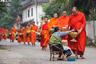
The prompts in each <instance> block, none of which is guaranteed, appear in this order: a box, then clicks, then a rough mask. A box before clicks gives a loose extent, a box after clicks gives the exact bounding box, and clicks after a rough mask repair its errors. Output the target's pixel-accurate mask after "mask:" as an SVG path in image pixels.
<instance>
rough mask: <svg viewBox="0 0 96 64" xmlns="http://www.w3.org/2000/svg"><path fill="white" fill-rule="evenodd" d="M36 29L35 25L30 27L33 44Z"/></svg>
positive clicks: (33, 42)
mask: <svg viewBox="0 0 96 64" xmlns="http://www.w3.org/2000/svg"><path fill="white" fill-rule="evenodd" d="M37 30H38V27H37V26H36V25H34V26H32V27H31V43H32V44H35V42H36V32H37Z"/></svg>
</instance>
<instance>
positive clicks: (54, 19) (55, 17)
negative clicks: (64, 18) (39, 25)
mask: <svg viewBox="0 0 96 64" xmlns="http://www.w3.org/2000/svg"><path fill="white" fill-rule="evenodd" d="M57 20H58V14H57V13H55V14H54V16H53V18H51V19H50V22H49V23H48V27H49V29H52V28H53V27H56V26H57Z"/></svg>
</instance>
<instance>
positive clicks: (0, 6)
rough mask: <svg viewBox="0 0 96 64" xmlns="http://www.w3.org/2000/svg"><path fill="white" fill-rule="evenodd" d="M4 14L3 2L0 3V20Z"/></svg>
mask: <svg viewBox="0 0 96 64" xmlns="http://www.w3.org/2000/svg"><path fill="white" fill-rule="evenodd" d="M4 13H6V5H5V3H4V2H0V18H2V17H3V16H4Z"/></svg>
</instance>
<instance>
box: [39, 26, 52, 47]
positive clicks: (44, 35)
mask: <svg viewBox="0 0 96 64" xmlns="http://www.w3.org/2000/svg"><path fill="white" fill-rule="evenodd" d="M49 38H50V34H49V28H48V24H43V25H42V32H41V43H40V44H41V47H47V45H48V42H49Z"/></svg>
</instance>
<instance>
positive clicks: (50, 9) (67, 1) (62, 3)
mask: <svg viewBox="0 0 96 64" xmlns="http://www.w3.org/2000/svg"><path fill="white" fill-rule="evenodd" d="M73 2H74V0H54V1H52V2H51V3H49V5H48V4H47V6H45V5H46V4H45V5H43V7H44V11H45V13H46V15H48V16H49V17H51V16H52V15H53V14H54V13H58V14H59V15H61V14H62V11H64V10H66V11H68V13H70V9H71V7H72V6H73Z"/></svg>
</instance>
